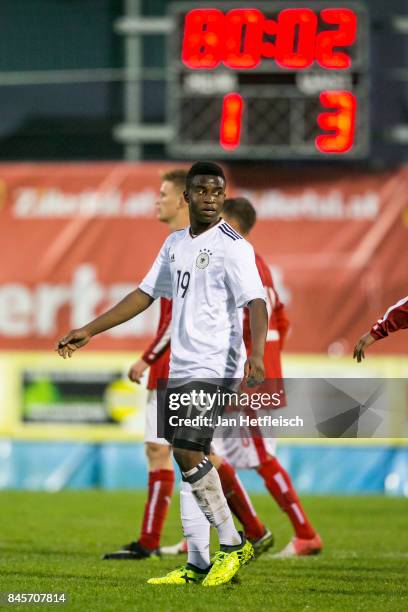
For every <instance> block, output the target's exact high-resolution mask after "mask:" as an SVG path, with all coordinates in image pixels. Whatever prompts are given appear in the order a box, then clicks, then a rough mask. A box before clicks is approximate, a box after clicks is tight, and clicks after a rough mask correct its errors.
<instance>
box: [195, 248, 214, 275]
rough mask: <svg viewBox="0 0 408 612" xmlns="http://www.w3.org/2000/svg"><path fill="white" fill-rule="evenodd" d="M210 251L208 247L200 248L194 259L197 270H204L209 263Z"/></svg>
mask: <svg viewBox="0 0 408 612" xmlns="http://www.w3.org/2000/svg"><path fill="white" fill-rule="evenodd" d="M211 255H212V253H211V251H209V250H208V249H200V252H199V254H198V256H197V259H196V266H197V268H198V269H199V270H204V268H206V267H207V266H208V264H209V263H210V256H211Z"/></svg>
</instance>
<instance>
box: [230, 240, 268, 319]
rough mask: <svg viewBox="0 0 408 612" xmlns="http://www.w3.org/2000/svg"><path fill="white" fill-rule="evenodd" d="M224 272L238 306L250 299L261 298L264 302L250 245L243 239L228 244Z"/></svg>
mask: <svg viewBox="0 0 408 612" xmlns="http://www.w3.org/2000/svg"><path fill="white" fill-rule="evenodd" d="M225 273H226V280H227V285H228V286H229V288H230V290H231V292H232V294H233V296H234V299H235V304H236V305H237V307H238V308H241V307H243V306H246V305H247V304H248V302H250V301H251V300H256V299H262V300H265V302H266V294H265V289H264V287H263V284H262V281H261V277H260V276H259V272H258V268H257V267H256V262H255V253H254V249H253V248H252V246H251V245H250V244H249V242H247V241H246V240H244V239H241V240H235V241H234V242H231V244H229V245H228V248H227V250H226V254H225Z"/></svg>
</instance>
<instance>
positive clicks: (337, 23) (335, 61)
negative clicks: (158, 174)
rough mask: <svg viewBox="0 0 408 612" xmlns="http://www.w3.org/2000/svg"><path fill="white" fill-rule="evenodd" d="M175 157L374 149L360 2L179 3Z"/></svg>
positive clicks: (346, 154)
mask: <svg viewBox="0 0 408 612" xmlns="http://www.w3.org/2000/svg"><path fill="white" fill-rule="evenodd" d="M171 15H172V26H173V27H172V33H171V35H170V37H169V49H168V56H169V68H168V75H169V76H168V78H169V82H168V91H169V98H168V121H169V123H170V124H171V125H172V128H173V134H174V136H173V138H172V140H171V142H170V143H169V145H168V149H169V153H170V155H172V156H175V157H184V158H190V157H191V158H196V157H200V156H209V157H211V158H220V159H222V158H226V157H228V159H277V158H279V159H299V160H302V159H304V160H306V159H319V158H320V159H322V158H325V159H361V158H365V157H367V155H368V154H369V53H368V45H369V17H368V15H367V12H366V9H365V6H364V4H363V3H360V2H338V3H337V2H333V1H331V2H327V1H326V2H323V1H321V2H276V1H270V2H248V3H247V4H245V5H243V4H239V3H235V4H234V3H230V2H214V3H211V4H206V3H203V4H201V3H200V4H198V3H192V2H180V3H177V4H174V5H172V9H171Z"/></svg>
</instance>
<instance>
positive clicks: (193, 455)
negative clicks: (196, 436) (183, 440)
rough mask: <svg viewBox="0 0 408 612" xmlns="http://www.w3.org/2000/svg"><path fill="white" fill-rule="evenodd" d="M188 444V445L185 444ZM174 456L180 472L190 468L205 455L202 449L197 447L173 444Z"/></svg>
mask: <svg viewBox="0 0 408 612" xmlns="http://www.w3.org/2000/svg"><path fill="white" fill-rule="evenodd" d="M187 446H188V445H187ZM173 454H174V458H175V460H176V462H177V465H178V466H179V468H180V470H181V471H182V472H188V471H189V470H192V469H193V468H194V467H196V465H197V464H198V463H200V461H202V460H203V459H204V457H205V454H204V452H203V450H201V449H197V448H185V446H184V445H183V447H181V448H180V447H179V446H173Z"/></svg>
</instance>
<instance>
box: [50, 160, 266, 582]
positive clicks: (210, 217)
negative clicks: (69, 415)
mask: <svg viewBox="0 0 408 612" xmlns="http://www.w3.org/2000/svg"><path fill="white" fill-rule="evenodd" d="M225 185H226V181H225V177H224V174H223V172H222V169H221V168H220V167H219V166H217V165H216V164H212V163H206V162H197V163H196V164H194V165H193V166H192V167H191V168H190V171H189V173H188V175H187V181H186V192H185V199H186V201H187V202H188V204H189V215H190V224H191V225H190V227H189V228H187V229H185V230H181V231H180V232H175V233H173V234H171V235H170V236H169V237H168V238H167V240H166V241H165V243H164V245H163V247H162V248H161V250H160V252H159V255H158V256H157V258H156V261H155V262H154V264H153V266H152V268H151V270H150V271H149V273H148V274H147V276H146V277H145V279H144V280H143V281H142V283H141V284H140V286H139V288H138V289H136V290H135V291H133V292H132V293H130V294H129V295H128V296H126V297H125V298H124V299H123V300H122V301H121V302H119V303H118V304H117V305H116V306H114V307H113V308H112V309H110V310H109V311H108V312H106V313H104V314H102V315H101V316H100V317H97V318H96V319H94V320H93V321H91V322H90V323H89V324H87V325H85V326H84V327H82V328H80V329H79V330H73V331H71V332H69V333H68V334H67V335H66V336H65V337H64V338H62V339H61V340H60V341H59V343H58V346H57V350H58V352H59V354H60V355H61V356H62V357H64V358H65V357H67V356H68V357H70V356H71V355H72V353H73V352H74V351H75V350H76V349H78V348H80V347H82V346H84V345H85V344H87V343H88V342H89V340H90V339H91V337H92V336H94V335H96V334H98V333H101V332H103V331H106V330H107V329H110V328H111V327H114V326H116V325H119V324H120V323H123V322H125V321H127V320H129V319H130V318H132V317H134V316H136V315H137V314H139V313H141V312H143V311H144V310H145V309H146V308H148V306H150V304H151V303H152V302H153V300H154V299H156V298H157V297H168V298H171V299H172V300H173V313H172V334H171V359H170V387H171V388H170V389H169V390H168V391H167V396H166V397H167V401H168V402H170V401H171V396H174V394H175V393H183V392H185V391H188V392H189V393H190V395H191V393H192V392H193V391H197V390H203V389H204V390H206V391H207V392H211V393H213V394H214V393H216V392H217V391H219V390H220V389H221V388H223V387H228V386H229V382H230V381H236V380H240V379H242V377H243V376H244V375H245V376H246V377H247V378H248V379H249V381H250V382H251V381H252V382H253V383H254V384H256V383H260V382H262V380H263V376H264V366H263V353H264V346H265V339H266V332H267V326H268V317H267V310H266V304H265V293H264V288H263V286H262V282H261V279H260V277H259V274H258V270H257V267H256V263H255V256H254V251H253V248H252V246H251V245H250V244H249V243H247V242H246V241H245V240H244V239H243V238H242V236H240V235H239V234H237V233H236V232H235V230H233V229H232V228H231V227H230V226H229V225H228V224H227V223H225V222H224V221H223V220H222V219H221V218H220V213H221V210H222V206H223V203H224V199H225ZM243 306H248V308H249V312H250V325H251V337H252V342H253V350H252V354H251V356H250V357H249V358H248V359H247V360H246V352H245V347H244V343H243V339H242V316H241V314H240V312H239V310H238V309H239V308H241V307H243ZM203 379H204V380H203ZM198 381H199V382H198ZM169 408H170V406H169V404H168V405H167V409H168V410H167V411H166V415H168V414H170V411H169ZM187 408H188V410H189V412H190V413H191V416H193V415H194V411H196V413H197V410H198V412H199V408H200V407H197V406H196V405H194V402H191V403H190V405H189V406H188V407H187ZM170 410H171V408H170ZM220 410H221V407H220V406H219V405H217V403H215V405H214V406H213V407H212V409H211V410H210V411H208V410H207V411H206V416H207V417H208V418H209V420H211V418H212V417H213V416H216V415H217V414H219V413H220ZM182 413H183V412H182V410H181V409H180V410H179V414H180V415H181V414H182ZM167 425H168V423H165V426H166V430H165V431H166V437H167V439H168V440H169V441H170V442H171V443H172V445H173V450H174V457H175V459H176V461H177V463H178V465H179V467H180V470H181V473H182V477H183V489H184V493H185V495H186V498H188V499H189V500H190V501H189V502H188V503H187V504H186V505H185V508H183V505H182V508H181V511H182V522H183V528H184V531H185V533H186V537H187V541H188V549H189V550H188V553H189V554H188V563H187V565H186V566H185V567H183V568H182V569H181V570H180V569H177V570H174V571H173V572H170V573H169V574H168V575H166V576H164V577H161V578H157V579H150V580H149V583H151V584H186V583H188V582H200V583H201V584H203V586H215V585H218V584H225V583H227V582H229V581H230V580H231V579H232V577H233V576H234V575H235V573H236V572H237V571H238V570H239V568H240V567H241V566H242V565H244V564H245V563H247V562H248V561H249V560H250V559H251V558H252V556H253V548H252V545H251V544H250V542H248V541H245V538H244V536H243V535H242V534H239V533H238V532H237V530H236V528H235V526H234V522H233V518H232V515H231V512H230V510H229V508H228V504H227V501H226V499H225V497H224V494H223V492H222V488H221V484H220V479H219V476H218V473H217V471H216V470H215V469H214V467H213V466H212V464H211V462H210V461H209V459H208V457H207V456H206V455H207V454H208V453H209V448H210V444H211V439H212V434H213V428H212V427H207V428H200V427H198V428H197V427H191V426H188V425H184V426H181V427H177V426H176V427H167ZM191 499H193V500H195V502H196V508H197V505H198V508H197V511H198V514H197V513H196V515H195V518H196V519H197V520H195V521H193V522H194V525H193V527H192V526H191V517H192V515H193V514H194V510H193V506H192V504H191ZM200 511H201V512H200ZM203 515H204V516H205V517H206V519H207V523H205V524H206V525H207V527H208V529H209V525H210V524H211V525H213V526H214V527H215V528H216V529H217V531H218V536H219V540H220V548H221V550H220V551H219V552H218V553H217V554H216V556H215V559H214V560H213V564H212V565H211V564H210V559H209V552H208V545H207V547H206V548H203V549H202V548H201V547H200V546H199V545H197V533H198V523H199V522H200V520H201V523H202V521H203ZM199 519H200V520H199ZM201 535H203V534H201ZM202 539H203V538H202ZM190 541H191V546H190Z"/></svg>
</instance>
